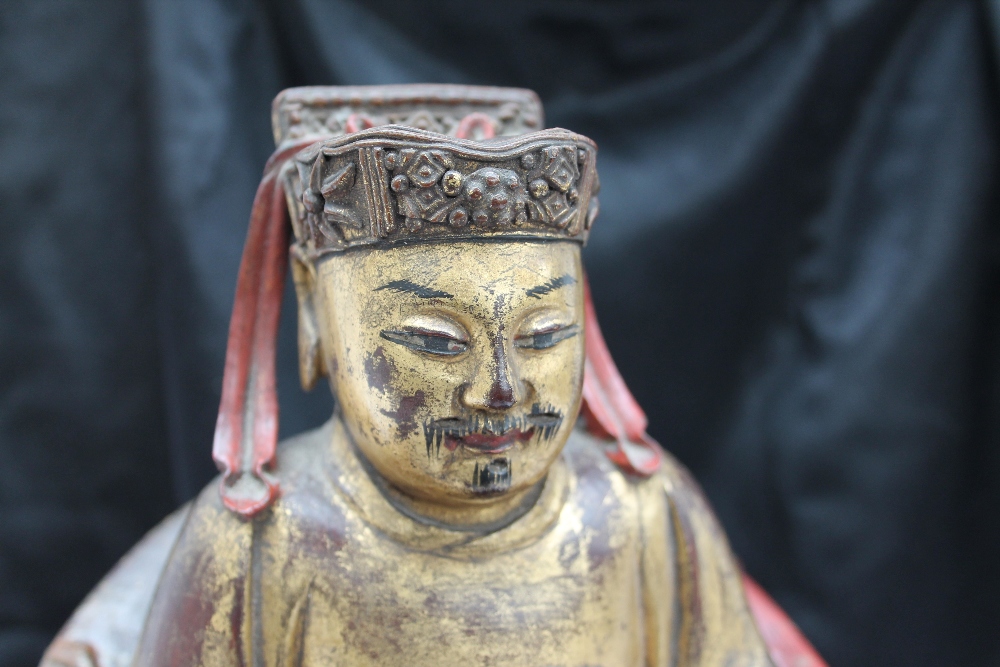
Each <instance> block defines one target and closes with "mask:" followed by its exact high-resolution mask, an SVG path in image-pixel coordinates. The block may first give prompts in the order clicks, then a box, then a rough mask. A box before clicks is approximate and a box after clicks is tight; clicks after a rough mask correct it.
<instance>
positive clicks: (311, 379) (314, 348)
mask: <svg viewBox="0 0 1000 667" xmlns="http://www.w3.org/2000/svg"><path fill="white" fill-rule="evenodd" d="M289 255H290V256H291V265H292V279H293V280H294V281H295V295H296V297H298V302H299V380H300V381H301V382H302V388H303V389H305V390H306V391H310V390H311V389H312V388H313V387H315V386H316V381H317V380H319V379H320V378H321V377H322V376H324V375H326V368H325V366H324V365H323V350H322V347H321V345H320V337H319V320H318V319H317V317H316V307H315V301H314V297H315V295H316V266H315V264H313V263H312V261H311V260H310V259H309V258H308V257H306V255H305V253H303V251H302V249H301V248H300V247H299V245H298V244H297V243H293V244H292V247H291V250H290V251H289Z"/></svg>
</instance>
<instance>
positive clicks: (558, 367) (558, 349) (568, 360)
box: [520, 336, 583, 410]
mask: <svg viewBox="0 0 1000 667" xmlns="http://www.w3.org/2000/svg"><path fill="white" fill-rule="evenodd" d="M520 366H521V375H522V378H523V380H524V381H525V382H527V383H529V384H530V385H531V386H532V387H533V388H534V390H535V399H536V400H538V401H540V402H543V403H552V404H553V405H558V406H559V407H561V408H563V409H564V410H568V409H569V408H571V407H572V406H573V404H574V403H575V402H576V400H577V398H578V397H579V395H580V392H581V389H582V384H583V345H582V339H580V338H579V336H577V337H575V338H572V339H569V340H566V341H563V342H562V343H560V344H559V345H556V346H555V347H553V348H551V349H548V350H543V351H537V352H531V353H526V354H523V355H522V359H521V363H520Z"/></svg>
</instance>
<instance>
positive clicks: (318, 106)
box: [271, 83, 545, 149]
mask: <svg viewBox="0 0 1000 667" xmlns="http://www.w3.org/2000/svg"><path fill="white" fill-rule="evenodd" d="M271 120H272V126H273V128H274V143H275V145H276V146H277V147H278V148H279V149H281V148H286V147H288V146H291V145H294V144H297V143H300V142H302V141H303V140H308V139H314V140H316V141H319V140H321V139H326V138H329V137H334V136H339V135H342V134H350V133H352V132H357V131H358V130H363V129H367V128H370V127H375V126H379V125H405V126H407V127H415V128H417V129H420V130H428V131H431V132H437V133H439V134H447V135H450V136H458V137H463V136H464V137H466V138H470V139H473V138H479V139H490V138H492V137H502V136H514V135H518V134H524V133H526V132H533V131H535V130H539V129H541V128H543V127H544V126H545V123H544V116H543V113H542V103H541V102H540V101H539V99H538V96H537V95H536V94H535V93H534V92H532V91H530V90H525V89H523V88H495V87H492V86H464V85H457V84H445V83H433V84H427V83H418V84H397V85H389V86H303V87H300V88H289V89H288V90H284V91H282V92H281V93H280V94H279V95H278V96H277V97H276V98H275V99H274V104H273V105H272V107H271Z"/></svg>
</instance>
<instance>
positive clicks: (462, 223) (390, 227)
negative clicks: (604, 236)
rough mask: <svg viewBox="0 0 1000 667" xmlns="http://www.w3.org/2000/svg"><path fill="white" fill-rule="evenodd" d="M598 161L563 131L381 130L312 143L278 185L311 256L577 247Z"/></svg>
mask: <svg viewBox="0 0 1000 667" xmlns="http://www.w3.org/2000/svg"><path fill="white" fill-rule="evenodd" d="M596 154H597V146H596V145H595V144H594V142H593V141H591V140H590V139H587V138H586V137H583V136H581V135H578V134H575V133H573V132H569V131H567V130H561V129H551V130H541V131H538V132H531V133H528V134H520V135H516V136H510V137H498V138H494V139H491V140H488V141H473V140H470V139H462V138H457V137H451V136H447V135H444V134H440V133H437V132H430V131H426V130H420V129H416V128H410V127H403V126H399V125H387V126H379V127H373V128H370V129H364V130H360V131H358V132H354V133H352V134H347V135H343V136H339V137H334V138H332V139H328V140H326V141H321V142H318V143H316V144H313V145H311V146H309V147H308V148H306V149H305V150H303V151H302V152H300V153H299V154H297V155H296V156H295V158H294V159H292V160H290V161H289V164H288V165H287V166H286V167H285V168H284V169H283V170H282V173H281V178H282V182H283V185H284V191H285V193H286V198H287V200H288V206H289V210H290V212H291V214H292V215H291V218H292V227H293V229H294V232H295V237H296V239H298V242H299V244H300V245H301V246H302V247H303V249H304V250H306V252H307V253H309V254H310V255H313V256H318V255H322V254H325V253H329V252H340V251H344V250H347V249H350V248H354V247H361V246H375V245H394V244H399V243H408V242H428V241H431V242H433V241H457V240H465V239H469V240H472V239H479V240H484V239H511V238H522V239H541V240H573V241H579V242H581V243H582V242H584V241H585V240H586V237H587V234H588V232H589V230H590V226H591V224H592V223H593V221H594V218H595V217H596V216H597V200H596V198H593V197H592V194H593V193H594V190H595V185H596V182H597V172H596V169H595V164H594V163H595V161H596Z"/></svg>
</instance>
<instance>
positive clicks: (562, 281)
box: [524, 273, 576, 299]
mask: <svg viewBox="0 0 1000 667" xmlns="http://www.w3.org/2000/svg"><path fill="white" fill-rule="evenodd" d="M575 282H576V280H574V279H573V276H571V275H569V274H568V273H567V274H566V275H563V276H559V277H558V278H553V279H552V280H550V281H548V282H546V283H542V284H541V285H535V286H534V287H532V288H531V289H529V290H525V292H524V293H525V294H527V295H528V296H531V297H534V298H536V299H541V298H542V295H543V294H548V293H549V292H554V291H555V290H557V289H559V288H560V287H563V286H564V285H572V284H574V283H575Z"/></svg>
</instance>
